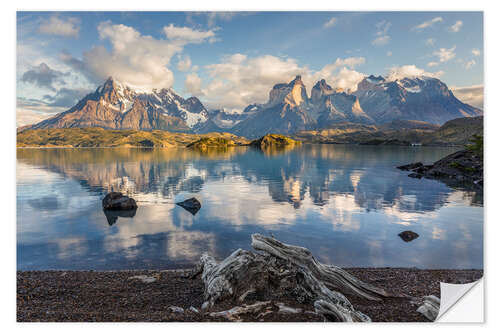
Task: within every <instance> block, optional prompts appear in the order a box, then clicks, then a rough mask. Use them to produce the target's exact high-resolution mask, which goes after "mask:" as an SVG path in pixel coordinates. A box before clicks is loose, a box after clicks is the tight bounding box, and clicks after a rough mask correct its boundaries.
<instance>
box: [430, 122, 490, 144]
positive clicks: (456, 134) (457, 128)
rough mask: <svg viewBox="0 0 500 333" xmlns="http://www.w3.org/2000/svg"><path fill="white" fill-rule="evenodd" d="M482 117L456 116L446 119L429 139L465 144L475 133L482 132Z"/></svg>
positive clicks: (438, 142) (435, 141)
mask: <svg viewBox="0 0 500 333" xmlns="http://www.w3.org/2000/svg"><path fill="white" fill-rule="evenodd" d="M483 122H484V117H483V116H479V117H472V118H458V119H453V120H450V121H447V122H446V123H444V124H443V126H441V127H440V128H439V129H438V130H437V131H435V132H434V133H433V135H432V138H430V140H431V141H432V142H433V143H435V144H447V143H454V144H467V143H469V139H470V138H471V137H472V136H473V135H475V134H481V135H482V134H483Z"/></svg>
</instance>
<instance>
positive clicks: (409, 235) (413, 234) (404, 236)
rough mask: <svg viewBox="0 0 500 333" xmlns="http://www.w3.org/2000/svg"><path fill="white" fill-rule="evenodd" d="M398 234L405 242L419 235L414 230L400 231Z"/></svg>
mask: <svg viewBox="0 0 500 333" xmlns="http://www.w3.org/2000/svg"><path fill="white" fill-rule="evenodd" d="M398 236H399V237H401V239H402V240H404V241H405V242H411V241H412V240H414V239H417V238H418V237H419V235H418V234H417V233H416V232H413V231H411V230H406V231H403V232H400V233H399V234H398Z"/></svg>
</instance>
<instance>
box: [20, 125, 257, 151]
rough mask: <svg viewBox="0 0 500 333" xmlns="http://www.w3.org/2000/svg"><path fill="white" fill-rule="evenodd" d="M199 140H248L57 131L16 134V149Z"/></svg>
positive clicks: (226, 136) (158, 133)
mask: <svg viewBox="0 0 500 333" xmlns="http://www.w3.org/2000/svg"><path fill="white" fill-rule="evenodd" d="M202 138H214V139H218V138H221V139H224V140H228V141H231V142H234V144H235V145H242V144H248V142H249V141H248V140H247V139H245V138H242V137H239V136H236V135H234V134H230V133H207V134H203V135H199V134H189V133H176V132H167V131H161V130H155V131H137V130H106V129H102V128H58V129H38V130H25V131H22V132H20V133H17V147H19V148H22V147H69V148H71V147H185V146H186V145H188V144H190V143H192V142H194V141H197V140H200V139H202Z"/></svg>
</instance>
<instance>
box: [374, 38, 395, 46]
mask: <svg viewBox="0 0 500 333" xmlns="http://www.w3.org/2000/svg"><path fill="white" fill-rule="evenodd" d="M390 39H391V37H389V36H380V37H377V38H375V39H374V40H373V41H372V44H373V45H377V46H380V45H385V44H387V43H389V40H390Z"/></svg>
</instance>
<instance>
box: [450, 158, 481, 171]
mask: <svg viewBox="0 0 500 333" xmlns="http://www.w3.org/2000/svg"><path fill="white" fill-rule="evenodd" d="M448 165H449V166H450V168H453V169H457V170H460V171H462V172H467V173H473V172H475V171H476V169H475V168H473V167H466V166H464V165H462V164H460V163H458V162H456V161H453V162H450V163H449V164H448Z"/></svg>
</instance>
